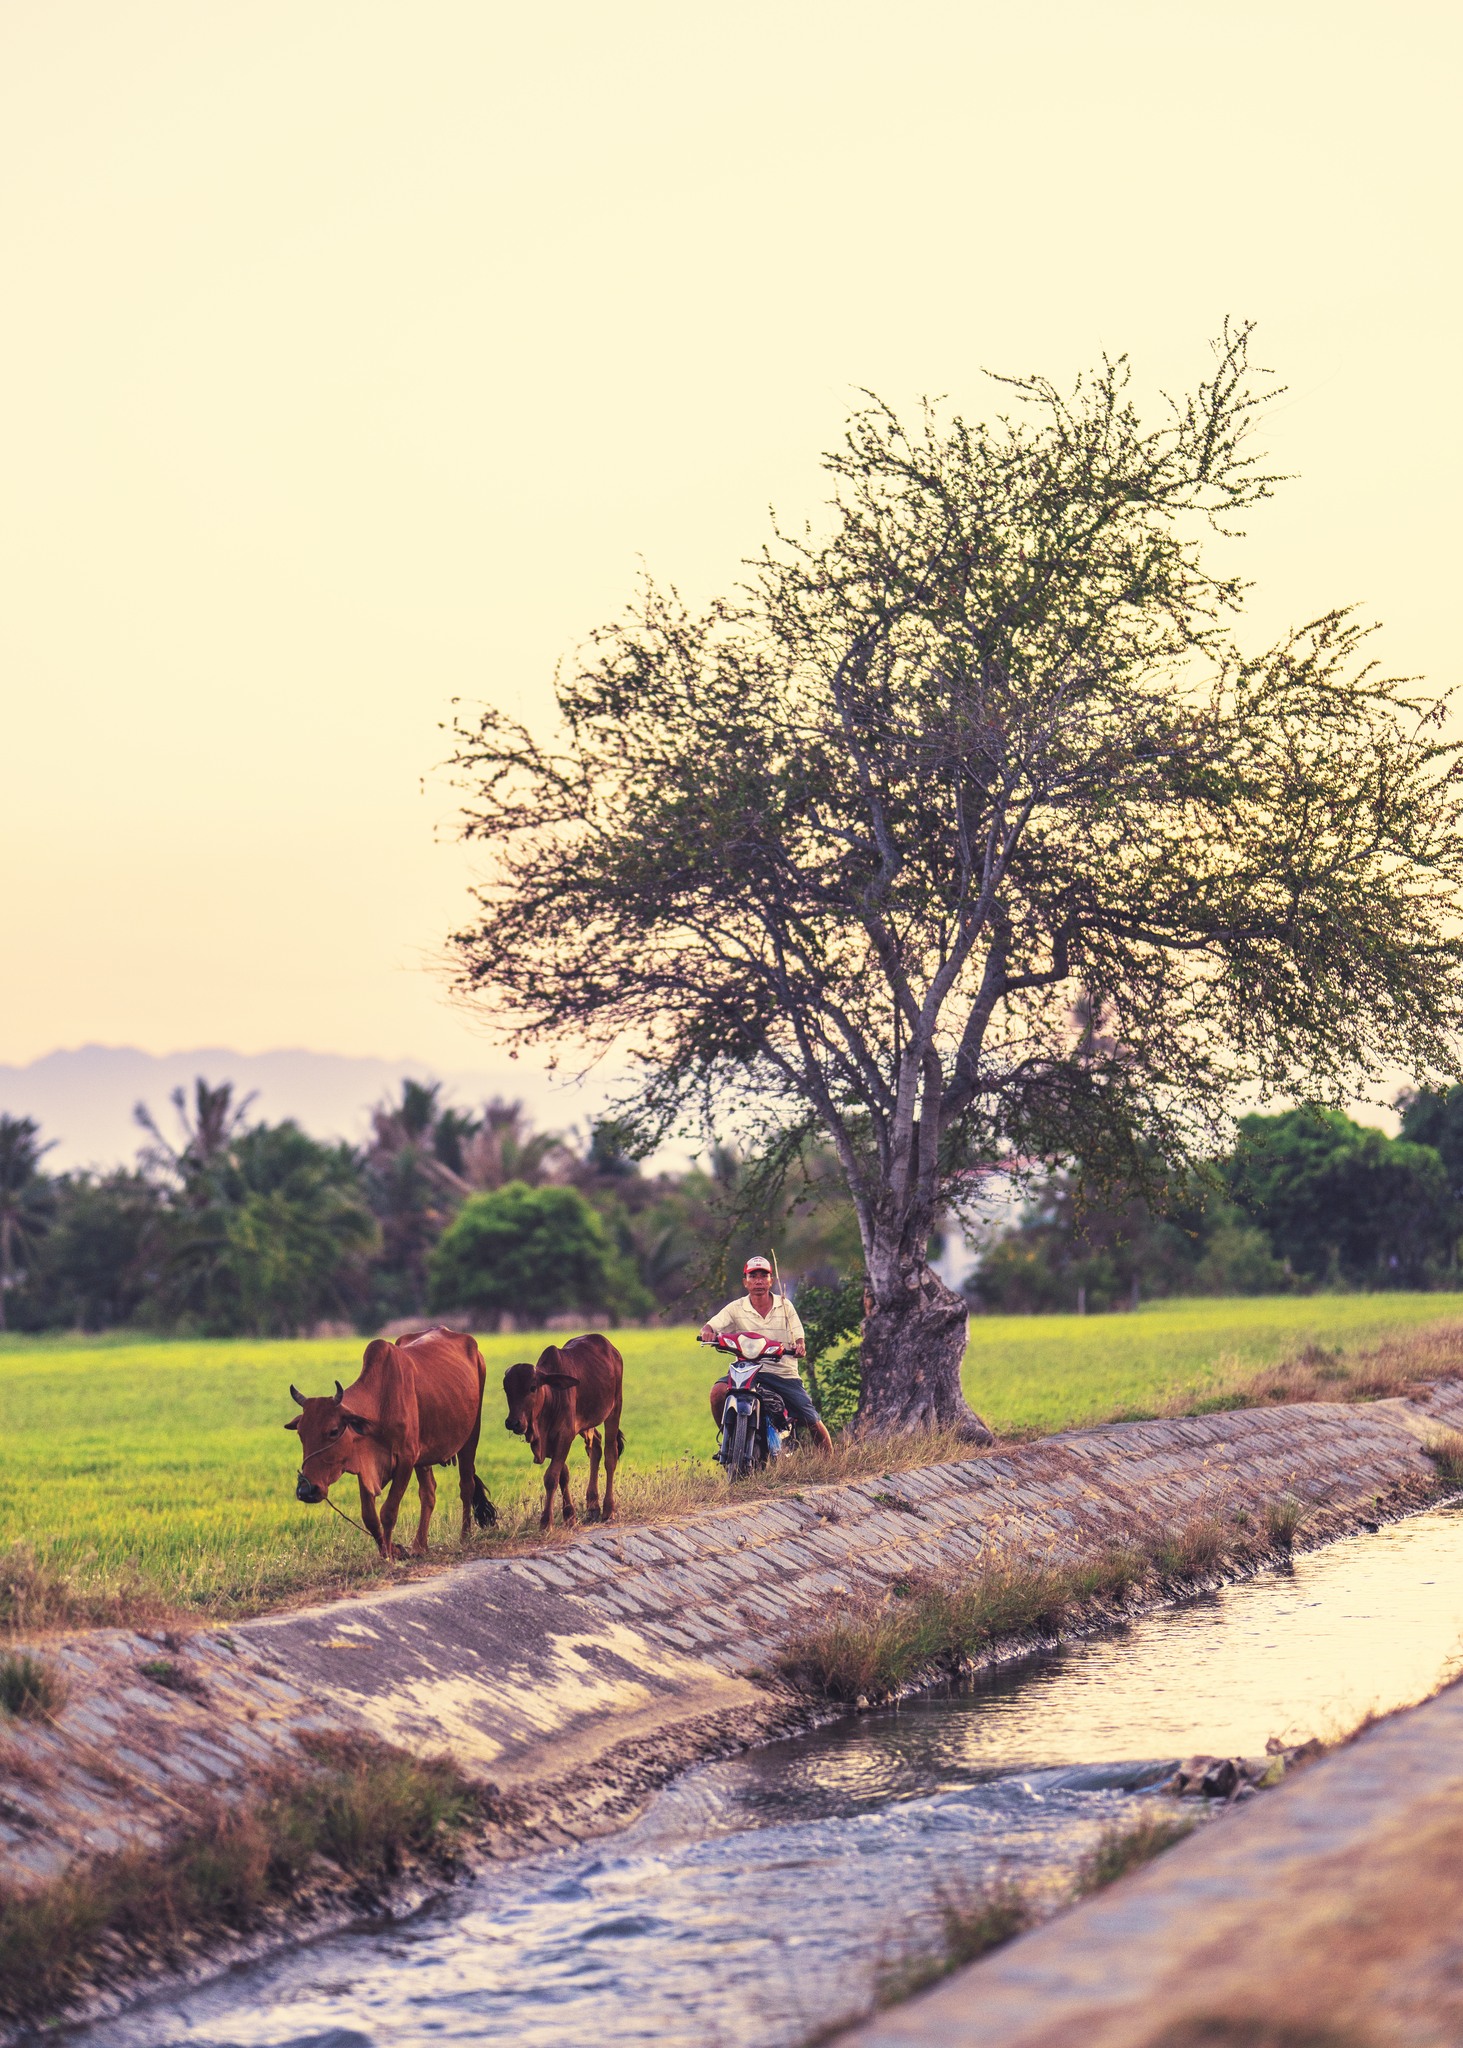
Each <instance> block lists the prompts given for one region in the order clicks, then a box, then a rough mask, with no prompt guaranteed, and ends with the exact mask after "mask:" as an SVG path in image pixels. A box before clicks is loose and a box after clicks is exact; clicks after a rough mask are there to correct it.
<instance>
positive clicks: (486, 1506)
mask: <svg viewBox="0 0 1463 2048" xmlns="http://www.w3.org/2000/svg"><path fill="white" fill-rule="evenodd" d="M472 1518H473V1520H474V1521H475V1522H476V1523H477V1525H478V1527H479V1528H480V1529H496V1528H497V1526H498V1510H497V1509H496V1508H495V1507H494V1506H493V1503H492V1502H491V1501H490V1500H489V1499H488V1489H487V1488H486V1487H485V1486H484V1485H483V1482H482V1480H481V1479H480V1478H479V1477H478V1475H477V1473H476V1472H474V1474H473V1476H472Z"/></svg>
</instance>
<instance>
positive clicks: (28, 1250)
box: [0, 1112, 55, 1330]
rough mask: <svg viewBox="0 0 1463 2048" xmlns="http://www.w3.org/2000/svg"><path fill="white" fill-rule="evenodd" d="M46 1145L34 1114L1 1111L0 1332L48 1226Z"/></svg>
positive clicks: (52, 1200)
mask: <svg viewBox="0 0 1463 2048" xmlns="http://www.w3.org/2000/svg"><path fill="white" fill-rule="evenodd" d="M48 1149H49V1148H48V1147H47V1146H45V1145H43V1144H42V1143H41V1132H40V1125H39V1124H38V1123H37V1122H36V1121H35V1119H34V1117H29V1116H11V1115H9V1114H8V1112H0V1330H3V1329H5V1328H6V1327H7V1325H6V1316H7V1301H8V1298H9V1296H10V1293H11V1291H12V1290H13V1289H14V1288H16V1287H18V1286H19V1285H20V1283H21V1281H22V1279H23V1278H24V1276H25V1266H26V1262H27V1260H28V1259H29V1258H30V1257H31V1256H32V1255H33V1254H34V1252H35V1248H36V1246H37V1245H38V1244H39V1243H40V1241H41V1240H42V1238H43V1237H44V1236H45V1234H46V1232H47V1231H48V1230H49V1229H50V1227H51V1218H52V1214H53V1212H54V1209H55V1196H54V1193H53V1191H52V1188H51V1184H50V1182H49V1181H48V1179H47V1177H46V1175H45V1174H44V1173H42V1171H41V1159H42V1157H43V1156H44V1154H45V1153H46V1151H47V1150H48Z"/></svg>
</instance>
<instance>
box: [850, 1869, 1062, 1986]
mask: <svg viewBox="0 0 1463 2048" xmlns="http://www.w3.org/2000/svg"><path fill="white" fill-rule="evenodd" d="M936 1910H937V1911H938V1913H939V1916H940V1936H939V1941H938V1943H937V1945H936V1947H935V1948H933V1949H932V1950H930V1951H928V1952H926V1953H925V1954H922V1955H910V1956H904V1957H902V1958H901V1959H900V1960H899V1961H898V1962H897V1963H891V1964H889V1965H888V1966H887V1967H886V1968H884V1969H883V1970H881V1971H880V1972H879V1977H878V1982H877V1986H876V1989H875V1993H874V2002H875V2005H876V2006H878V2007H881V2008H882V2007H884V2006H889V2005H898V2004H901V2003H902V2002H903V2000H905V1999H906V1998H913V1997H914V1995H915V1993H916V1992H919V1991H923V1990H925V1989H926V1988H927V1986H929V1985H931V1984H937V1983H938V1982H939V1980H940V1979H941V1978H942V1977H948V1976H949V1975H950V1973H951V1971H952V1970H958V1969H961V1968H963V1966H964V1965H965V1964H966V1963H973V1962H975V1961H976V1960H977V1958H978V1957H980V1956H984V1955H989V1954H990V1952H991V1950H992V1949H996V1948H1001V1947H1003V1946H1004V1945H1005V1943H1006V1942H1008V1941H1011V1940H1014V1938H1015V1937H1016V1936H1017V1935H1018V1934H1024V1933H1025V1931H1026V1929H1027V1928H1028V1927H1030V1926H1031V1924H1032V1922H1033V1921H1034V1920H1035V1918H1036V1914H1035V1911H1034V1910H1033V1907H1032V1904H1031V1901H1030V1899H1029V1898H1028V1897H1027V1896H1026V1893H1025V1892H1024V1891H1023V1890H1022V1889H1021V1887H1020V1886H1019V1885H1016V1884H1012V1883H1010V1882H1009V1881H1002V1882H998V1883H995V1884H988V1885H981V1886H980V1887H978V1888H977V1889H976V1890H973V1891H972V1890H968V1889H963V1888H959V1887H956V1886H953V1885H945V1886H942V1887H941V1889H940V1890H939V1892H938V1893H937V1894H936Z"/></svg>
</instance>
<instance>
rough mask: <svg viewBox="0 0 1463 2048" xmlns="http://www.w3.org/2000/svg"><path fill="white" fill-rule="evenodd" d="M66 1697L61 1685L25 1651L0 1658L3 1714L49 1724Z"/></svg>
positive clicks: (0, 1708) (0, 1704) (8, 1653)
mask: <svg viewBox="0 0 1463 2048" xmlns="http://www.w3.org/2000/svg"><path fill="white" fill-rule="evenodd" d="M65 1697H66V1693H65V1688H64V1687H63V1685H62V1684H61V1681H60V1680H59V1679H58V1678H57V1677H56V1676H55V1674H54V1673H53V1672H52V1671H51V1670H50V1669H49V1668H48V1667H47V1666H46V1665H45V1664H43V1663H42V1662H41V1661H40V1659H39V1658H38V1657H31V1656H27V1655H26V1654H25V1653H24V1652H23V1651H21V1652H14V1651H12V1652H7V1654H6V1655H5V1656H3V1657H0V1713H6V1714H12V1715H14V1716H15V1717H16V1718H17V1719H22V1720H28V1721H46V1720H49V1719H50V1717H51V1715H52V1714H54V1713H55V1711H56V1709H57V1708H58V1707H59V1706H60V1705H61V1703H62V1701H63V1700H64V1699H65Z"/></svg>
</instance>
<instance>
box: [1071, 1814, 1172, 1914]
mask: <svg viewBox="0 0 1463 2048" xmlns="http://www.w3.org/2000/svg"><path fill="white" fill-rule="evenodd" d="M1196 1825H1197V1823H1196V1822H1195V1821H1194V1820H1193V1819H1192V1818H1190V1817H1188V1816H1185V1817H1184V1818H1183V1819H1181V1820H1169V1819H1167V1818H1166V1817H1160V1818H1157V1819H1147V1820H1139V1821H1134V1823H1133V1824H1132V1826H1131V1827H1126V1828H1109V1829H1108V1830H1107V1832H1106V1833H1105V1834H1104V1835H1103V1836H1102V1838H1101V1840H1100V1841H1099V1842H1098V1844H1097V1847H1096V1848H1095V1849H1094V1850H1093V1851H1092V1853H1091V1855H1090V1856H1088V1857H1086V1858H1085V1859H1084V1861H1083V1863H1082V1866H1081V1868H1080V1870H1079V1871H1078V1873H1077V1881H1076V1884H1075V1886H1074V1887H1073V1889H1074V1891H1075V1894H1076V1896H1077V1897H1078V1898H1079V1899H1085V1898H1086V1897H1087V1896H1088V1895H1089V1894H1090V1893H1092V1892H1100V1891H1101V1890H1102V1888H1103V1886H1104V1885H1109V1884H1115V1883H1116V1882H1117V1880H1118V1879H1119V1878H1120V1877H1126V1876H1127V1874H1128V1872H1129V1871H1130V1870H1138V1869H1140V1868H1141V1867H1142V1865H1143V1864H1145V1863H1151V1862H1152V1861H1153V1859H1154V1857H1155V1856H1161V1855H1162V1854H1163V1852H1164V1850H1165V1849H1171V1848H1172V1847H1173V1845H1174V1843H1175V1842H1181V1841H1182V1840H1183V1839H1184V1836H1185V1835H1191V1834H1192V1833H1193V1832H1194V1828H1195V1826H1196Z"/></svg>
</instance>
